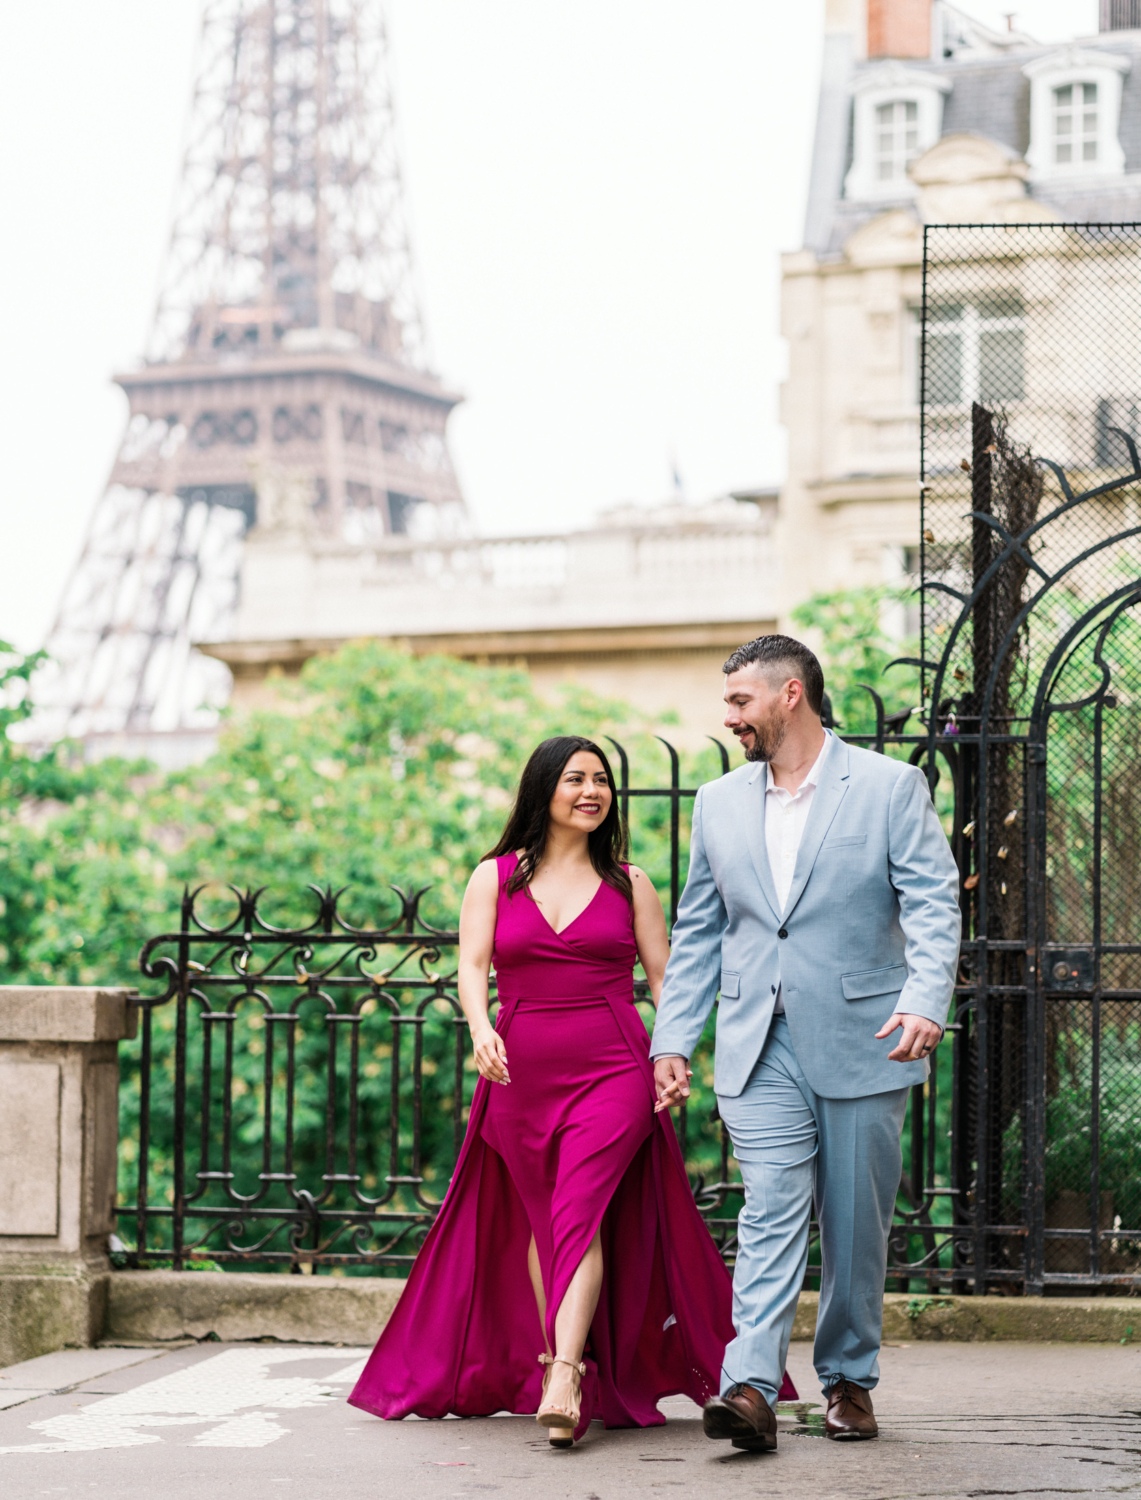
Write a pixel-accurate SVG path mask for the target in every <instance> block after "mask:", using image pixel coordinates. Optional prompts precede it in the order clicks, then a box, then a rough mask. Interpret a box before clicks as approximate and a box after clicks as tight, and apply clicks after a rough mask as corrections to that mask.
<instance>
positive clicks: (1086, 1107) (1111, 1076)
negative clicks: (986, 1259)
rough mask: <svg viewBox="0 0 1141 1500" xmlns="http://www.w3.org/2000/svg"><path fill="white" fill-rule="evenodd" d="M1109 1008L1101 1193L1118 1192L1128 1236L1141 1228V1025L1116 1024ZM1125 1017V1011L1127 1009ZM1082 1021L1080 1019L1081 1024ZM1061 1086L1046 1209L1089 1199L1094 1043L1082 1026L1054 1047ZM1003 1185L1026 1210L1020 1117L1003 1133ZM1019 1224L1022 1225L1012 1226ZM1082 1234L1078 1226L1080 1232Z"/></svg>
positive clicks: (1053, 1116) (1052, 1116)
mask: <svg viewBox="0 0 1141 1500" xmlns="http://www.w3.org/2000/svg"><path fill="white" fill-rule="evenodd" d="M1114 1010H1115V1008H1114V1007H1107V1011H1108V1013H1109V1018H1110V1019H1108V1020H1107V1022H1106V1024H1105V1027H1104V1031H1103V1037H1102V1046H1101V1054H1100V1068H1099V1081H1100V1088H1099V1097H1098V1101H1097V1102H1098V1108H1097V1119H1098V1183H1099V1191H1100V1192H1103V1193H1106V1192H1108V1193H1112V1195H1113V1213H1114V1217H1115V1218H1116V1219H1117V1220H1118V1221H1119V1223H1120V1228H1121V1229H1122V1230H1134V1231H1137V1230H1141V1134H1139V1132H1138V1129H1137V1121H1138V1117H1139V1115H1141V1025H1139V1024H1138V1022H1137V1021H1136V1020H1135V1019H1133V1018H1132V1016H1129V1017H1128V1018H1127V1019H1125V1020H1123V1021H1122V1022H1121V1023H1120V1024H1118V1025H1113V1024H1112V1018H1113V1015H1114ZM1121 1010H1122V1011H1124V1007H1121ZM1075 1019H1076V1018H1075ZM1052 1071H1053V1073H1054V1078H1055V1082H1054V1085H1053V1088H1052V1090H1051V1091H1050V1096H1049V1097H1048V1098H1047V1101H1046V1161H1045V1175H1046V1204H1047V1209H1049V1208H1050V1206H1051V1205H1052V1204H1054V1203H1055V1202H1056V1201H1057V1200H1058V1198H1059V1196H1060V1195H1061V1194H1062V1193H1067V1192H1068V1193H1077V1194H1079V1195H1082V1196H1083V1197H1084V1195H1086V1194H1088V1193H1089V1188H1090V1167H1091V1164H1092V1155H1091V1152H1092V1146H1093V1139H1092V1131H1091V1125H1092V1122H1093V1118H1094V1098H1093V1080H1092V1068H1091V1039H1090V1036H1089V1034H1088V1032H1086V1031H1084V1030H1082V1029H1079V1028H1078V1027H1075V1028H1074V1029H1067V1030H1064V1031H1062V1032H1061V1033H1060V1034H1059V1035H1058V1036H1057V1038H1056V1039H1055V1041H1054V1057H1053V1070H1052ZM1002 1146H1003V1186H1004V1189H1005V1191H1006V1193H1007V1195H1008V1197H1009V1210H1008V1211H1013V1212H1014V1213H1015V1214H1016V1215H1017V1214H1019V1213H1020V1212H1021V1210H1020V1206H1019V1198H1020V1191H1021V1182H1022V1119H1021V1116H1018V1115H1016V1116H1015V1118H1014V1119H1013V1121H1012V1122H1011V1124H1010V1125H1009V1126H1008V1127H1007V1129H1006V1131H1005V1132H1004V1135H1003V1143H1002ZM1011 1222H1017V1219H1013V1220H1011ZM1073 1227H1074V1228H1077V1227H1078V1226H1077V1225H1074V1226H1073Z"/></svg>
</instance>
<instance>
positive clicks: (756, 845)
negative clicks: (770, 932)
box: [745, 765, 780, 921]
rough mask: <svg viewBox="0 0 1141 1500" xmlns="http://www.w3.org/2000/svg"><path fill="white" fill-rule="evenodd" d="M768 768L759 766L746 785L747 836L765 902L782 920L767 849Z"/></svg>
mask: <svg viewBox="0 0 1141 1500" xmlns="http://www.w3.org/2000/svg"><path fill="white" fill-rule="evenodd" d="M767 777H768V768H767V767H766V766H762V765H758V766H757V768H756V770H755V771H754V772H753V774H752V775H751V776H750V777H749V779H748V780H747V781H746V783H745V797H746V803H747V806H746V809H745V836H746V838H747V839H748V842H749V855H750V857H751V859H752V861H753V868H754V869H755V870H756V872H757V879H758V880H759V881H760V883H761V890H762V891H763V892H764V894H765V900H766V901H767V902H768V903H769V905H770V906H771V907H772V909H773V916H775V917H776V918H777V919H778V921H779V919H780V905H779V903H778V902H777V888H776V886H775V885H774V884H773V872H772V871H771V870H770V869H769V854H768V849H767V848H766V847H765V787H766V786H767V785H768V781H767Z"/></svg>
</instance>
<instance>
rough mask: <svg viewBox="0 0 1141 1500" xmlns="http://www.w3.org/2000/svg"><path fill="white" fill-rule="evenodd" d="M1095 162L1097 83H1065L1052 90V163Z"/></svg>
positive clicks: (1060, 164)
mask: <svg viewBox="0 0 1141 1500" xmlns="http://www.w3.org/2000/svg"><path fill="white" fill-rule="evenodd" d="M1077 161H1081V162H1087V161H1097V84H1096V83H1064V84H1063V85H1062V87H1061V88H1057V89H1055V90H1054V162H1055V164H1056V165H1058V166H1062V165H1065V164H1068V163H1069V162H1077Z"/></svg>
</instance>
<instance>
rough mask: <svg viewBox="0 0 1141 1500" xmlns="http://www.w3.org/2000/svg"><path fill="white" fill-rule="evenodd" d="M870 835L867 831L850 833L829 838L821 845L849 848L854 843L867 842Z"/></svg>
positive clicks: (833, 847) (829, 847) (831, 847)
mask: <svg viewBox="0 0 1141 1500" xmlns="http://www.w3.org/2000/svg"><path fill="white" fill-rule="evenodd" d="M867 841H868V836H867V834H866V833H849V834H845V835H844V836H843V837H842V838H838V839H828V840H826V841H825V843H824V844H823V845H822V846H821V847H822V848H824V849H848V848H851V846H852V845H854V844H866V843H867Z"/></svg>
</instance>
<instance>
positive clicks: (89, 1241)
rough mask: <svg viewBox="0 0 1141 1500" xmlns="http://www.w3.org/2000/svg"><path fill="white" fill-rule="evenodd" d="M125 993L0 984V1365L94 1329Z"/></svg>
mask: <svg viewBox="0 0 1141 1500" xmlns="http://www.w3.org/2000/svg"><path fill="white" fill-rule="evenodd" d="M134 993H135V991H133V990H129V989H97V988H87V987H82V988H81V987H78V986H77V987H68V988H64V987H55V986H36V985H27V986H25V985H0V1142H3V1150H2V1152H0V1365H7V1364H12V1363H15V1362H17V1361H19V1360H22V1359H31V1358H32V1357H33V1356H35V1355H37V1354H46V1353H48V1352H49V1351H51V1350H52V1349H59V1348H62V1347H64V1346H65V1345H68V1344H73V1345H80V1346H82V1345H87V1344H90V1343H92V1342H94V1340H95V1339H97V1338H99V1337H100V1335H101V1333H102V1329H103V1323H104V1320H105V1317H106V1306H107V1292H108V1278H109V1275H110V1262H109V1260H108V1258H107V1248H108V1237H109V1236H110V1234H111V1231H112V1230H113V1229H114V1227H115V1218H114V1203H115V1188H116V1159H117V1154H118V1145H119V1060H118V1044H119V1042H120V1040H122V1039H123V1038H126V1037H132V1036H134V1035H135V1030H136V1027H137V1023H138V1012H137V1010H136V1009H135V1007H134V1006H133V1005H131V1004H129V997H130V996H131V995H133V994H134Z"/></svg>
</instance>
